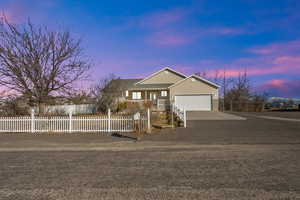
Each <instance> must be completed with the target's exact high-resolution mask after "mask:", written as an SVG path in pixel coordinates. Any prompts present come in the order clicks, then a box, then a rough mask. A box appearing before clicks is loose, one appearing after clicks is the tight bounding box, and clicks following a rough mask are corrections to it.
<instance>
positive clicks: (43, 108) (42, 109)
mask: <svg viewBox="0 0 300 200" xmlns="http://www.w3.org/2000/svg"><path fill="white" fill-rule="evenodd" d="M45 111H46V104H45V103H39V115H44V114H45Z"/></svg>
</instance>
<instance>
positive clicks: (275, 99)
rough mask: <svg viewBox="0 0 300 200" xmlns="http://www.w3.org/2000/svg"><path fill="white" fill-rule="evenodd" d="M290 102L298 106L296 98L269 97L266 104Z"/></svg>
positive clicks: (299, 100)
mask: <svg viewBox="0 0 300 200" xmlns="http://www.w3.org/2000/svg"><path fill="white" fill-rule="evenodd" d="M290 100H292V101H293V102H294V103H295V104H300V99H296V98H284V97H270V98H268V102H270V103H272V102H275V101H280V102H288V101H290Z"/></svg>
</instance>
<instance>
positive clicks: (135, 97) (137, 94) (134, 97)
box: [132, 92, 142, 99]
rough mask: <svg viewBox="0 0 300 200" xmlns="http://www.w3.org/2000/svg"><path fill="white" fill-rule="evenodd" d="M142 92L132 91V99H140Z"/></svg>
mask: <svg viewBox="0 0 300 200" xmlns="http://www.w3.org/2000/svg"><path fill="white" fill-rule="evenodd" d="M141 98H142V93H141V92H132V99H141Z"/></svg>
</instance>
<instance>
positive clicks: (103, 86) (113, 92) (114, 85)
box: [91, 74, 122, 112]
mask: <svg viewBox="0 0 300 200" xmlns="http://www.w3.org/2000/svg"><path fill="white" fill-rule="evenodd" d="M119 80H120V78H119V77H117V76H116V75H114V74H110V75H109V76H107V77H105V78H103V79H101V80H100V81H99V83H98V84H97V85H96V86H94V87H93V88H92V90H91V91H92V92H91V93H92V97H94V99H95V100H96V104H97V107H98V111H99V112H106V111H107V110H108V108H111V109H114V108H115V107H116V106H117V104H118V103H119V102H118V98H119V97H120V96H121V93H122V85H121V83H120V81H119Z"/></svg>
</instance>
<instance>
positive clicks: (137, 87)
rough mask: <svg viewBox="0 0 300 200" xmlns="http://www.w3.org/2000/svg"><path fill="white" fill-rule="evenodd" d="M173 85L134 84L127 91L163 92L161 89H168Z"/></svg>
mask: <svg viewBox="0 0 300 200" xmlns="http://www.w3.org/2000/svg"><path fill="white" fill-rule="evenodd" d="M171 85H173V83H161V84H136V85H134V86H132V87H130V88H128V90H163V89H166V90H167V89H168V87H170V86H171Z"/></svg>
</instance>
